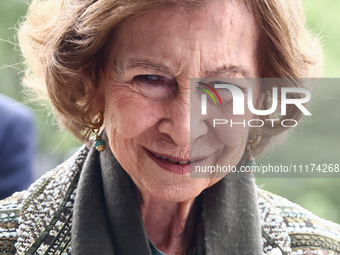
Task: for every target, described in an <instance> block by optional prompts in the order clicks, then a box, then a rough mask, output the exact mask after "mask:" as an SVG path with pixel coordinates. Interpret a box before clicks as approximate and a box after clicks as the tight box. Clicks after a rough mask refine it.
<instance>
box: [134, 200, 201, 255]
mask: <svg viewBox="0 0 340 255" xmlns="http://www.w3.org/2000/svg"><path fill="white" fill-rule="evenodd" d="M141 198H142V199H141V212H142V216H143V220H144V225H145V229H146V233H147V235H148V237H149V239H150V240H151V241H152V243H153V244H154V245H155V246H156V247H157V248H158V249H159V250H161V251H162V252H164V253H166V254H183V252H184V251H185V250H186V249H187V247H188V244H189V241H190V238H191V236H192V233H193V232H194V228H195V226H196V216H197V213H196V212H193V211H194V210H195V211H196V207H193V204H194V199H192V200H189V201H185V202H179V203H177V202H171V201H164V200H161V199H158V198H156V197H154V196H151V195H148V194H146V195H145V194H142V196H141Z"/></svg>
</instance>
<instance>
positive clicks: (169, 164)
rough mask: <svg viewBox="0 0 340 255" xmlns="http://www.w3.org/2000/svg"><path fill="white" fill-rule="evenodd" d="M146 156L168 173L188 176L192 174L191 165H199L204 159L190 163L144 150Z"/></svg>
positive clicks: (182, 159)
mask: <svg viewBox="0 0 340 255" xmlns="http://www.w3.org/2000/svg"><path fill="white" fill-rule="evenodd" d="M143 149H144V151H145V152H146V154H147V155H148V156H149V158H151V159H152V160H153V161H154V162H155V163H156V164H157V165H158V166H160V167H161V168H163V169H164V170H166V171H169V172H172V173H175V174H188V173H190V163H195V164H196V163H198V162H200V161H203V160H204V159H200V160H194V161H191V162H190V159H184V158H176V157H172V156H168V155H164V154H158V153H154V152H152V151H150V150H148V149H146V148H143Z"/></svg>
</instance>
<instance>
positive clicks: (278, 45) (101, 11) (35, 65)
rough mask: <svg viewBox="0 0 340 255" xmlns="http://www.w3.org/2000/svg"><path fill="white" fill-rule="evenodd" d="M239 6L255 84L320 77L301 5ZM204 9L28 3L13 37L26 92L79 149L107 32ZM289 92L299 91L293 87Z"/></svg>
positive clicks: (250, 1) (143, 2)
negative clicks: (169, 11)
mask: <svg viewBox="0 0 340 255" xmlns="http://www.w3.org/2000/svg"><path fill="white" fill-rule="evenodd" d="M225 1H237V0H225ZM239 1H241V0H239ZM242 1H243V2H244V3H245V4H246V5H247V7H248V9H249V11H250V13H251V14H252V15H253V16H254V19H255V22H256V24H257V29H258V33H259V40H258V42H257V43H258V45H257V68H258V72H259V76H260V77H261V78H308V77H310V76H317V75H319V73H320V72H319V70H320V69H321V64H320V63H321V61H322V51H321V46H320V42H319V40H318V39H317V38H316V37H314V36H313V35H312V34H311V33H310V32H309V31H308V30H307V29H306V24H305V16H304V12H303V7H302V3H301V2H300V0H242ZM207 2H210V1H209V0H140V1H134V0H33V1H32V3H31V5H30V7H29V10H28V14H27V17H26V20H25V21H24V22H23V23H22V24H21V27H20V29H19V42H20V46H21V49H22V53H23V55H24V58H25V60H26V64H27V71H26V75H25V78H24V84H25V86H27V87H29V88H32V89H33V90H34V91H35V92H36V93H37V94H38V95H39V97H40V98H44V99H46V100H48V101H49V102H50V103H51V104H52V106H53V107H54V109H55V110H56V113H57V116H58V119H59V121H60V123H61V124H62V125H63V126H64V127H66V128H67V129H68V130H69V131H70V132H71V133H73V134H74V135H75V136H76V137H77V138H79V139H81V140H83V141H84V140H86V139H87V137H86V135H85V134H86V133H87V131H88V130H89V127H88V121H87V120H90V119H92V118H93V116H90V110H91V103H92V102H91V101H89V100H88V99H87V97H86V88H85V84H84V77H83V74H84V73H86V74H87V78H88V80H89V81H88V83H89V84H91V86H93V88H94V89H97V88H98V83H99V80H100V76H101V72H102V71H103V69H104V66H105V50H106V44H107V42H108V41H109V40H114V39H115V38H114V33H112V31H114V29H115V28H116V27H118V26H119V25H120V24H121V23H122V22H124V21H126V20H128V19H130V18H133V17H135V16H137V15H141V14H143V13H147V12H149V11H151V10H154V9H156V8H159V7H162V6H169V5H174V4H175V5H180V6H182V7H190V8H191V7H193V8H194V7H195V6H200V5H204V4H205V3H207ZM111 35H112V36H111ZM111 37H112V38H111ZM291 86H296V87H299V86H303V84H299V83H296V82H292V83H291ZM261 92H262V95H264V100H263V101H262V105H260V106H257V108H258V109H267V108H268V106H270V102H271V93H272V92H271V88H270V86H262V87H261ZM292 96H294V95H292ZM279 100H280V99H279ZM285 118H287V119H295V120H299V119H300V118H301V112H300V111H298V110H297V109H293V110H289V111H288V112H287V115H286V116H285ZM285 129H286V128H284V127H282V126H280V125H278V127H274V128H271V127H267V126H264V127H262V128H261V130H262V132H261V133H262V140H261V142H260V143H259V144H258V145H257V146H256V148H255V149H254V154H255V155H256V154H259V153H260V152H261V151H262V150H263V149H264V148H265V147H266V146H267V144H268V142H269V140H270V139H271V138H272V137H274V136H276V135H278V134H279V133H281V132H283V131H284V130H285Z"/></svg>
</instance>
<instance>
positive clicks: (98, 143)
mask: <svg viewBox="0 0 340 255" xmlns="http://www.w3.org/2000/svg"><path fill="white" fill-rule="evenodd" d="M103 123H104V114H103V111H100V112H99V113H98V115H97V121H96V122H92V121H89V127H90V129H91V131H92V132H93V133H94V134H95V136H96V138H95V139H94V143H93V144H94V148H95V149H96V150H97V151H99V152H101V151H103V150H105V147H106V143H105V141H104V140H103V139H102V138H101V137H100V136H99V134H98V133H99V130H100V128H101V126H102V125H103Z"/></svg>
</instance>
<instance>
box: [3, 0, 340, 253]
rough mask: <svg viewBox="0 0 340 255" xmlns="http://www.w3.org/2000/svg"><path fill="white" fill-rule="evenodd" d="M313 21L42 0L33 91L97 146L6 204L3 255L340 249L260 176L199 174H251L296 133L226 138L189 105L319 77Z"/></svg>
mask: <svg viewBox="0 0 340 255" xmlns="http://www.w3.org/2000/svg"><path fill="white" fill-rule="evenodd" d="M302 13H303V12H302V8H301V3H300V2H299V1H296V0H271V1H260V0H244V1H232V0H225V1H223V0H216V1H204V0H181V1H177V0H171V1H168V0H167V1H165V0H153V1H149V0H142V1H129V0H128V1H127V0H124V1H123V0H111V1H108V0H98V1H93V0H67V1H62V0H47V1H38V0H37V1H33V2H32V4H31V6H30V9H29V13H28V16H27V20H26V22H24V23H23V25H22V27H21V28H20V31H19V32H20V33H19V38H20V44H21V47H22V51H23V53H24V56H25V58H26V60H27V64H28V67H29V69H28V72H27V76H26V81H25V82H26V84H27V86H30V87H35V88H36V89H37V90H38V91H40V92H41V93H43V95H44V96H45V97H47V98H48V100H50V102H51V103H52V105H53V106H54V108H55V110H56V112H57V113H58V117H59V119H60V121H61V123H62V124H63V125H64V126H65V127H66V128H68V129H69V130H70V131H71V132H72V133H73V134H74V135H75V136H77V137H78V138H80V139H83V140H84V139H86V138H87V137H89V135H90V133H91V132H93V133H94V134H95V141H94V142H93V145H91V144H90V143H86V144H87V146H84V147H82V148H81V149H80V150H79V151H78V153H77V154H76V155H75V156H73V157H72V158H70V159H69V160H67V161H66V162H65V163H63V164H62V165H60V166H58V167H57V168H56V169H55V170H53V171H51V172H49V173H47V174H46V175H45V176H44V177H42V178H40V179H39V180H38V181H37V182H36V183H34V184H33V185H32V186H31V187H30V189H29V190H28V191H24V192H20V193H16V194H14V195H13V196H12V197H10V198H8V199H6V200H4V201H2V203H1V206H0V208H1V210H0V215H1V218H0V251H1V252H2V254H14V253H15V252H16V253H17V254H71V253H72V254H82V255H83V254H116V255H122V254H124V255H126V254H210V255H216V254H242V255H243V254H263V253H265V254H339V252H340V245H339V240H340V235H339V230H340V228H339V226H338V225H336V224H333V223H330V222H327V221H324V220H322V219H319V218H317V217H316V216H314V215H312V214H311V213H309V212H308V211H306V210H304V209H303V208H301V207H299V206H297V205H295V204H293V203H290V202H288V201H287V200H285V199H283V198H280V197H278V196H275V195H273V194H270V193H267V192H265V191H263V190H260V189H257V188H256V187H255V184H254V179H253V178H251V174H249V173H241V172H240V173H229V174H227V175H226V176H225V177H224V176H216V175H211V176H210V177H209V178H206V177H207V176H204V177H205V178H192V177H191V176H190V166H204V165H216V164H217V163H218V164H222V163H223V162H224V164H228V165H231V166H233V167H235V166H238V167H239V168H240V167H241V166H242V165H243V164H248V165H249V164H251V163H252V162H251V161H252V160H253V158H252V157H253V156H256V155H258V154H259V153H260V152H261V151H262V150H263V149H264V148H265V147H266V146H267V145H268V144H269V142H270V141H271V139H272V138H273V137H275V136H276V135H278V134H279V133H281V132H283V131H284V130H285V128H283V127H275V128H272V129H269V127H267V126H263V127H261V128H250V127H249V126H245V127H240V126H238V127H234V128H229V129H227V132H221V129H216V130H215V129H214V128H213V127H212V124H211V122H210V121H209V117H207V116H208V115H202V114H201V113H200V112H198V114H197V112H196V111H194V112H193V113H190V105H191V104H195V102H196V101H191V102H190V99H191V97H195V96H196V97H198V98H199V96H200V95H202V93H203V92H202V89H203V86H210V85H209V84H211V82H210V83H209V82H208V81H209V80H210V81H211V79H213V81H216V80H222V79H223V78H228V79H233V78H241V80H242V79H249V78H268V77H269V78H301V77H308V76H309V75H312V73H311V71H310V70H312V67H315V66H317V65H318V64H319V60H320V54H319V44H318V42H317V41H315V40H314V39H313V38H312V37H311V36H310V35H309V34H308V32H307V31H306V29H305V28H304V18H303V14H302ZM314 70H316V69H315V68H314ZM191 78H197V79H198V80H199V81H200V83H199V84H203V85H202V86H197V84H194V85H193V84H191V83H190V79H191ZM250 84H252V85H249V83H247V84H245V85H239V86H240V87H241V89H242V90H246V89H248V88H249V86H251V88H252V99H253V102H255V103H256V102H257V106H258V107H257V108H258V109H267V108H268V105H269V102H271V95H272V92H271V91H272V90H271V89H272V88H271V87H270V86H268V85H267V86H264V85H262V84H259V83H250ZM242 86H243V87H242ZM290 86H302V85H301V84H296V83H292V84H291V85H290ZM197 87H198V88H201V89H197ZM210 87H211V86H210ZM196 103H197V102H196ZM221 104H222V103H221ZM194 106H195V107H196V105H192V108H194ZM208 108H209V109H210V110H211V109H212V106H211V105H209V107H208ZM195 109H196V108H195ZM223 109H225V108H223ZM199 110H200V108H199ZM229 114H230V113H229ZM190 115H191V116H190ZM300 115H301V112H300V111H299V109H295V110H291V111H288V113H287V116H285V118H287V119H294V120H298V119H299V118H300ZM190 118H191V122H190ZM252 118H253V114H252V113H251V112H250V111H249V110H245V113H244V119H245V121H248V120H250V119H252ZM104 119H105V121H104ZM246 159H247V162H245V160H246ZM224 175H225V173H224ZM221 177H224V178H221Z"/></svg>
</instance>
